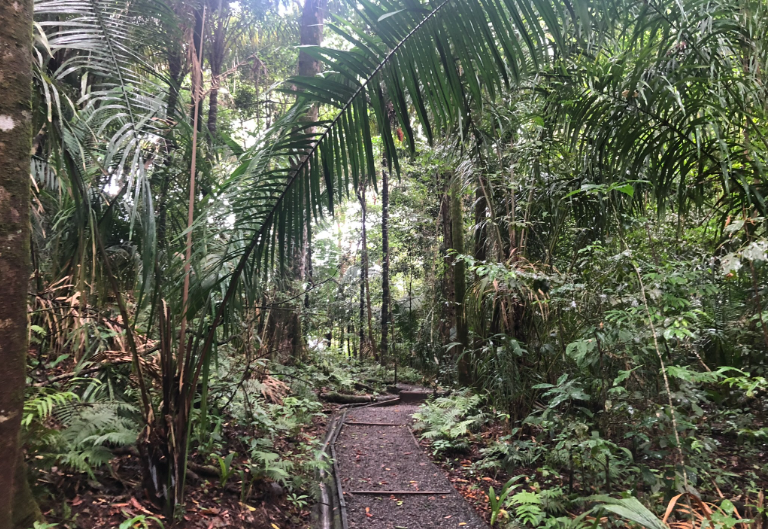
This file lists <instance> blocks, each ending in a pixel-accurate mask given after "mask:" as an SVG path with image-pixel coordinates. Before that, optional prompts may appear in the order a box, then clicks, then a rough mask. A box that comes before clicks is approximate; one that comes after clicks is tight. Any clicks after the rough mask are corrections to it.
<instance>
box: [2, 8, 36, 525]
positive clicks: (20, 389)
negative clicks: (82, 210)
mask: <svg viewBox="0 0 769 529" xmlns="http://www.w3.org/2000/svg"><path fill="white" fill-rule="evenodd" d="M0 20H2V24H0V93H2V97H1V98H0V299H1V300H2V303H0V365H2V366H3V383H2V384H0V529H9V528H11V527H13V510H14V509H15V508H16V507H17V504H16V500H15V499H14V493H15V492H16V491H19V492H22V493H23V492H24V490H25V485H26V481H25V480H24V479H23V478H18V479H16V476H19V475H20V476H23V471H22V472H21V473H20V472H17V466H18V465H19V463H20V459H21V456H20V447H19V428H20V425H21V416H22V410H23V404H24V384H25V375H26V373H25V370H26V354H27V286H28V280H29V273H30V266H29V261H30V253H29V252H30V248H29V200H30V198H29V186H30V183H29V178H30V176H29V174H30V171H29V169H30V150H31V148H32V110H31V99H32V50H31V47H32V0H5V1H3V2H0ZM14 485H16V486H14ZM26 490H28V487H26ZM29 497H30V498H31V495H30V496H29ZM20 499H23V498H21V497H20V498H17V500H20ZM31 501H34V500H31ZM18 507H24V506H23V505H18ZM38 512H39V511H38Z"/></svg>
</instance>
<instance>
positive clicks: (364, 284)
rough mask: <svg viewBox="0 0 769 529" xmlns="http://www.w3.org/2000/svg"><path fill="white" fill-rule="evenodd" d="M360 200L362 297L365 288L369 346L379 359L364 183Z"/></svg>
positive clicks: (359, 195) (375, 357)
mask: <svg viewBox="0 0 769 529" xmlns="http://www.w3.org/2000/svg"><path fill="white" fill-rule="evenodd" d="M358 200H359V201H360V208H361V238H362V241H361V254H362V255H361V262H362V263H361V267H362V269H361V272H362V274H363V282H362V284H361V297H362V296H363V292H364V290H365V293H366V307H367V308H368V346H369V348H371V349H372V352H373V354H374V359H375V360H376V359H377V352H376V347H375V346H374V332H373V329H372V324H371V320H372V316H371V289H370V288H369V284H368V241H367V239H366V193H365V188H364V187H363V183H361V191H360V193H358ZM362 323H363V321H362V320H361V331H360V333H361V337H363V325H362ZM362 355H363V341H361V356H362Z"/></svg>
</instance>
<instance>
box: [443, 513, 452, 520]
mask: <svg viewBox="0 0 769 529" xmlns="http://www.w3.org/2000/svg"><path fill="white" fill-rule="evenodd" d="M449 518H451V515H450V514H449V515H448V516H444V517H443V519H444V520H448V519H449Z"/></svg>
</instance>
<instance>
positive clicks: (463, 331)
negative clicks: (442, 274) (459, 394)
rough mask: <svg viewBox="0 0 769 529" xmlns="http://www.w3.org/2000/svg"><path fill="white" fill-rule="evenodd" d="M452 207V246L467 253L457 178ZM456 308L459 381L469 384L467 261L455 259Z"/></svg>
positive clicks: (458, 252)
mask: <svg viewBox="0 0 769 529" xmlns="http://www.w3.org/2000/svg"><path fill="white" fill-rule="evenodd" d="M449 200H450V208H451V247H452V249H453V250H454V251H455V252H456V253H457V254H458V255H462V254H464V253H465V240H464V237H465V227H464V219H463V216H462V187H461V185H460V183H459V181H458V180H457V179H456V178H455V179H454V181H453V182H452V184H451V187H450V189H449ZM453 265H454V309H455V315H456V329H457V342H458V343H459V344H460V345H459V346H458V349H459V350H458V353H459V363H458V366H457V371H458V373H457V374H458V376H459V383H460V384H462V385H465V386H467V385H469V384H470V383H471V382H472V377H471V373H470V359H469V357H468V354H467V353H468V352H467V346H468V332H467V318H466V317H465V290H466V289H467V287H466V280H465V261H464V260H462V259H454V262H453Z"/></svg>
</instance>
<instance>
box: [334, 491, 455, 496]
mask: <svg viewBox="0 0 769 529" xmlns="http://www.w3.org/2000/svg"><path fill="white" fill-rule="evenodd" d="M345 494H374V495H377V494H391V495H393V496H405V495H413V494H433V495H435V496H442V495H447V494H451V491H450V490H348V491H347V492H345Z"/></svg>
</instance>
